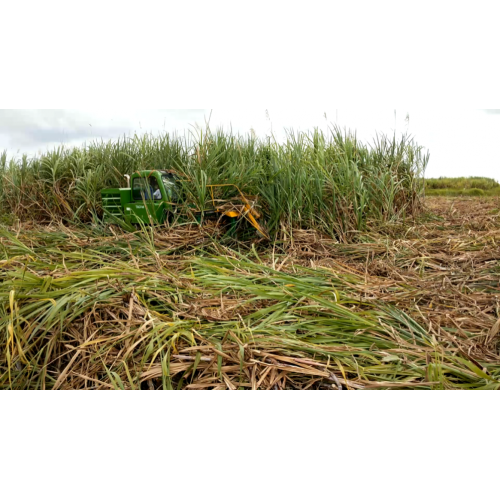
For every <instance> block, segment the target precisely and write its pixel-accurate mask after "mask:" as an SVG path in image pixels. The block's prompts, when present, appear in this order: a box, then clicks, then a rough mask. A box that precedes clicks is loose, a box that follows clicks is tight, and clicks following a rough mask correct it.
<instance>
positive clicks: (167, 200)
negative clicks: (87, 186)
mask: <svg viewBox="0 0 500 500" xmlns="http://www.w3.org/2000/svg"><path fill="white" fill-rule="evenodd" d="M125 177H126V178H127V184H128V187H126V188H116V189H104V190H103V191H101V196H102V206H103V211H104V221H105V222H107V223H110V224H113V223H116V222H118V221H120V220H123V221H125V222H126V223H127V224H129V225H131V224H145V225H150V224H151V225H163V224H165V223H166V222H170V221H172V220H173V218H174V217H175V216H176V215H178V214H180V211H181V209H185V210H184V213H186V214H187V215H188V217H189V218H190V219H191V220H193V221H196V222H198V223H200V224H201V223H202V222H203V220H207V219H216V220H218V221H219V223H221V224H224V225H229V227H230V232H233V233H234V232H235V231H236V228H237V227H238V225H239V223H241V222H243V223H244V222H248V223H249V224H250V225H251V226H253V227H254V228H255V230H256V231H257V234H258V235H259V236H260V237H263V238H265V239H269V234H268V232H267V230H266V229H265V227H264V225H263V222H262V215H261V213H260V212H259V211H258V210H257V209H256V208H255V202H256V199H255V197H250V196H245V195H244V194H243V193H242V192H241V191H240V189H239V188H238V187H237V186H235V185H234V184H213V185H208V186H207V188H209V189H210V194H211V206H210V207H209V209H208V210H199V209H197V208H196V207H194V206H190V205H188V204H187V202H183V200H181V199H180V196H179V192H180V189H179V185H178V182H179V177H178V175H176V174H175V173H174V172H172V171H164V170H144V171H140V172H135V173H134V174H132V176H125ZM226 187H233V188H236V190H237V191H238V193H239V195H240V197H239V199H237V200H232V201H224V200H216V199H215V198H214V188H226Z"/></svg>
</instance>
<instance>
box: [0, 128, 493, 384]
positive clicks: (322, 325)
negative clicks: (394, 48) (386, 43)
mask: <svg viewBox="0 0 500 500" xmlns="http://www.w3.org/2000/svg"><path fill="white" fill-rule="evenodd" d="M417 141H418V137H417V138H416V139H414V138H413V137H410V136H408V135H404V134H403V135H402V136H401V137H397V136H396V135H395V134H394V135H392V136H391V135H377V136H376V137H374V138H373V140H372V141H370V143H366V142H364V141H361V140H360V139H358V138H357V136H356V133H355V132H352V131H347V130H345V129H340V128H337V127H332V128H331V130H330V131H329V132H328V133H324V132H321V131H319V130H314V131H311V132H304V133H298V132H297V133H294V132H289V133H288V134H287V136H286V139H285V140H282V141H277V140H273V139H271V138H267V139H260V138H257V137H256V136H255V135H254V134H249V135H237V134H235V133H234V134H233V133H232V132H227V131H222V130H213V131H212V130H210V128H207V129H205V130H201V131H199V133H198V134H194V133H193V134H186V135H184V136H181V135H176V134H169V133H164V134H159V135H152V134H144V135H135V136H134V137H130V138H125V137H123V138H119V139H116V140H112V141H108V142H105V141H95V142H93V143H89V144H85V145H82V146H80V147H71V148H69V147H63V146H61V147H57V148H55V149H53V150H51V151H47V152H46V153H43V154H41V155H37V156H35V157H28V156H27V155H22V156H20V157H18V158H10V157H8V155H7V153H6V152H5V153H3V154H1V155H0V330H1V332H2V334H1V337H0V388H1V389H4V390H100V389H104V390H113V389H116V390H163V389H165V390H307V389H309V390H374V389H382V390H389V389H393V390H394V389H404V390H406V389H420V390H436V389H438V390H448V389H492V390H497V389H499V388H500V351H499V348H500V344H499V342H500V250H499V246H498V245H499V242H500V185H499V184H498V183H497V182H496V181H494V180H491V179H482V178H463V179H447V180H446V179H426V178H425V170H426V167H427V164H428V161H429V154H430V155H432V151H430V153H429V152H428V151H426V150H425V149H424V148H423V147H421V146H420V145H419V144H418V142H417ZM472 173H473V172H472Z"/></svg>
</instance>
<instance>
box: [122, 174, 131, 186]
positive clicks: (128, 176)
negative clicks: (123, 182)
mask: <svg viewBox="0 0 500 500" xmlns="http://www.w3.org/2000/svg"><path fill="white" fill-rule="evenodd" d="M123 177H125V179H127V187H128V188H129V189H130V175H124V176H123Z"/></svg>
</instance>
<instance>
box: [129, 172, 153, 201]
mask: <svg viewBox="0 0 500 500" xmlns="http://www.w3.org/2000/svg"><path fill="white" fill-rule="evenodd" d="M132 196H133V198H134V200H137V201H139V200H141V201H142V200H143V199H145V200H150V199H151V198H152V196H151V190H150V189H149V182H148V180H147V179H143V178H142V177H136V178H135V179H134V183H133V185H132Z"/></svg>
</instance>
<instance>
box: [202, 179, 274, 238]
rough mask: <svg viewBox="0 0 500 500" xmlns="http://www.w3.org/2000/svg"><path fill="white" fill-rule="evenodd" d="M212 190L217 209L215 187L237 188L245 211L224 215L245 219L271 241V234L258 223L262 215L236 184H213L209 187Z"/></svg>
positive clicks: (229, 212)
mask: <svg viewBox="0 0 500 500" xmlns="http://www.w3.org/2000/svg"><path fill="white" fill-rule="evenodd" d="M207 187H209V188H210V193H211V195H212V203H213V205H214V207H215V199H214V191H213V188H214V187H235V188H236V189H237V190H238V192H239V193H240V196H241V201H242V202H243V203H244V204H245V209H244V211H241V212H237V211H235V210H229V211H227V212H224V215H227V216H228V217H231V218H235V217H245V218H246V219H247V220H248V221H249V222H250V224H252V226H253V227H254V228H255V229H256V230H257V232H258V233H260V234H261V235H262V236H263V237H264V238H266V239H267V240H269V239H270V238H269V234H267V231H266V230H265V229H264V228H263V227H262V226H261V225H260V224H259V223H258V222H257V219H260V214H259V212H257V210H255V209H254V208H253V207H252V205H251V204H250V202H249V201H248V199H247V198H246V196H245V195H244V194H243V193H242V192H241V190H240V188H239V187H238V186H236V185H235V184H211V185H209V186H207Z"/></svg>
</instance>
